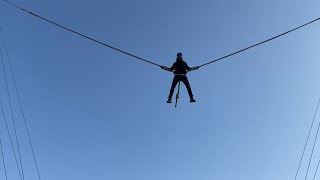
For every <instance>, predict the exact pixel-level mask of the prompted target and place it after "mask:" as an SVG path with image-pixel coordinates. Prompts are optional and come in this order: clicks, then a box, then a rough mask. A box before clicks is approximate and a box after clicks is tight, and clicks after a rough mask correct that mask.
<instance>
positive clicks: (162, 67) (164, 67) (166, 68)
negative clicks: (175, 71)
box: [160, 66, 172, 72]
mask: <svg viewBox="0 0 320 180" xmlns="http://www.w3.org/2000/svg"><path fill="white" fill-rule="evenodd" d="M160 67H161V69H164V70H166V71H169V72H172V70H171V69H170V68H168V67H166V66H160Z"/></svg>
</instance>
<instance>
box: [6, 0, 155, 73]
mask: <svg viewBox="0 0 320 180" xmlns="http://www.w3.org/2000/svg"><path fill="white" fill-rule="evenodd" d="M2 1H4V2H6V3H8V4H10V5H11V6H14V7H16V8H18V9H20V10H22V11H24V12H26V13H28V14H30V15H32V16H35V17H37V18H39V19H42V20H44V21H47V22H48V23H50V24H53V25H55V26H58V27H59V28H62V29H64V30H67V31H69V32H72V33H74V34H77V35H79V36H81V37H83V38H86V39H88V40H90V41H93V42H95V43H98V44H100V45H103V46H105V47H108V48H111V49H113V50H115V51H118V52H120V53H123V54H126V55H128V56H131V57H134V58H136V59H138V60H140V61H144V62H146V63H149V64H152V65H155V66H159V67H160V66H161V65H159V64H157V63H154V62H152V61H149V60H146V59H144V58H141V57H139V56H136V55H134V54H132V53H129V52H126V51H124V50H121V49H119V48H116V47H114V46H111V45H109V44H106V43H104V42H101V41H99V40H96V39H94V38H92V37H89V36H87V35H84V34H82V33H80V32H77V31H75V30H72V29H70V28H67V27H65V26H62V25H60V24H58V23H56V22H54V21H52V20H49V19H47V18H44V17H42V16H40V15H38V14H35V13H33V12H31V11H28V10H26V9H24V8H22V7H20V6H18V5H16V4H14V3H12V2H9V1H7V0H2Z"/></svg>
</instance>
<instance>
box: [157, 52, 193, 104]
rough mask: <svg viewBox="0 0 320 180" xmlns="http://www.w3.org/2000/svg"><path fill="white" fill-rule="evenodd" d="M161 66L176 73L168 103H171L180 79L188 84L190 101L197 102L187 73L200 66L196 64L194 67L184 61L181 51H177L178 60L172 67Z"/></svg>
mask: <svg viewBox="0 0 320 180" xmlns="http://www.w3.org/2000/svg"><path fill="white" fill-rule="evenodd" d="M161 68H162V69H164V70H167V71H170V72H173V73H174V78H173V81H172V85H171V89H170V93H169V97H168V101H167V103H171V99H172V95H173V92H174V89H175V87H176V85H177V83H178V82H179V81H182V82H183V83H184V85H185V86H186V88H187V90H188V94H189V97H190V102H191V103H192V102H196V100H194V98H193V94H192V90H191V87H190V84H189V81H188V78H187V76H186V75H187V72H188V71H192V70H197V69H198V68H199V67H198V66H195V67H193V68H191V67H189V66H188V64H187V63H186V62H185V61H183V58H182V53H181V52H179V53H177V59H176V62H174V63H173V65H172V66H171V68H168V67H166V66H161Z"/></svg>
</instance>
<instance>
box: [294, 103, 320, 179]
mask: <svg viewBox="0 0 320 180" xmlns="http://www.w3.org/2000/svg"><path fill="white" fill-rule="evenodd" d="M319 104H320V99H319V101H318V105H317V108H316V111H315V113H314V115H313V119H312V123H311V126H310V129H309V133H308V136H307V140H306V142H305V144H304V147H303V151H302V155H301V158H300V161H299V165H298V169H297V171H296V175H295V177H294V179H295V180H296V179H297V176H298V173H299V170H300V167H301V162H302V159H303V157H304V153H305V151H306V148H307V145H308V142H309V138H310V134H311V131H312V128H313V124H314V121H315V119H316V116H317V113H318V108H319Z"/></svg>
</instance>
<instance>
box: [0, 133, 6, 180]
mask: <svg viewBox="0 0 320 180" xmlns="http://www.w3.org/2000/svg"><path fill="white" fill-rule="evenodd" d="M0 150H1V156H2V163H3V169H4V174H5V176H6V180H8V175H7V168H6V161H5V159H4V155H3V148H2V141H1V139H0Z"/></svg>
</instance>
